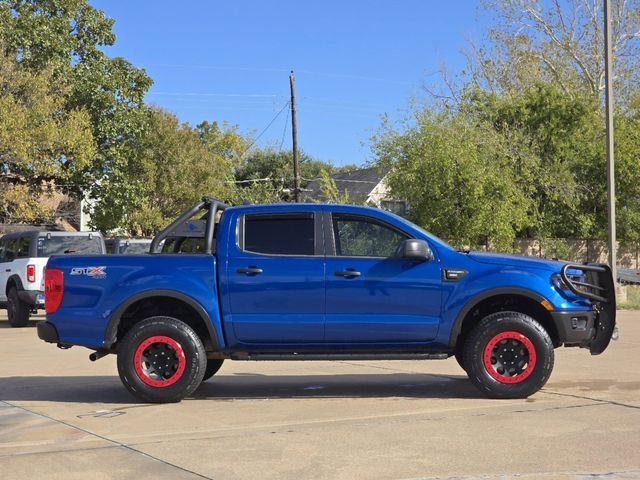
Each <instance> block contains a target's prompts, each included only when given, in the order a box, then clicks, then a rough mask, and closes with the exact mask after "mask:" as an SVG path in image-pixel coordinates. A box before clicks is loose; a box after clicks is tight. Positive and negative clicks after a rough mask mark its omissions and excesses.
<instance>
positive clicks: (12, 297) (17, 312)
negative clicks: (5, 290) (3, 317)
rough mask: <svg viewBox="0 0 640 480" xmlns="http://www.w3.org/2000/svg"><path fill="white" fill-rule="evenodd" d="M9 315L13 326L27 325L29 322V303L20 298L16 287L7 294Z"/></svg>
mask: <svg viewBox="0 0 640 480" xmlns="http://www.w3.org/2000/svg"><path fill="white" fill-rule="evenodd" d="M7 317H8V318H9V324H10V325H11V326H12V327H26V326H27V324H28V323H29V305H27V304H26V303H24V302H23V301H22V300H20V297H19V296H18V290H16V288H15V287H11V290H9V294H8V295H7Z"/></svg>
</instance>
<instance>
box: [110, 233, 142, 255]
mask: <svg viewBox="0 0 640 480" xmlns="http://www.w3.org/2000/svg"><path fill="white" fill-rule="evenodd" d="M104 243H105V246H106V247H107V253H110V254H115V255H123V254H125V253H126V254H127V255H135V254H141V253H149V247H150V246H151V239H150V238H117V237H116V238H108V239H106V240H105V241H104Z"/></svg>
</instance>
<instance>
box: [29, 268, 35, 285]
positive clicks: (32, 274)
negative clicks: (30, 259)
mask: <svg viewBox="0 0 640 480" xmlns="http://www.w3.org/2000/svg"><path fill="white" fill-rule="evenodd" d="M35 281H36V266H35V265H27V282H30V283H35Z"/></svg>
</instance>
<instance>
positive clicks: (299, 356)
mask: <svg viewBox="0 0 640 480" xmlns="http://www.w3.org/2000/svg"><path fill="white" fill-rule="evenodd" d="M449 356H450V355H449V354H447V353H370V352H369V353H248V352H237V353H232V354H231V355H230V356H229V358H231V360H445V359H447V358H449Z"/></svg>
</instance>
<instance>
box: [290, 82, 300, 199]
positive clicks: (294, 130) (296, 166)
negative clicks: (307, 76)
mask: <svg viewBox="0 0 640 480" xmlns="http://www.w3.org/2000/svg"><path fill="white" fill-rule="evenodd" d="M289 86H290V87H291V136H292V137H293V178H294V182H295V183H294V187H293V198H294V199H295V201H296V203H297V202H299V201H300V161H299V159H298V126H297V124H296V77H295V76H294V75H293V70H291V75H289Z"/></svg>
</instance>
